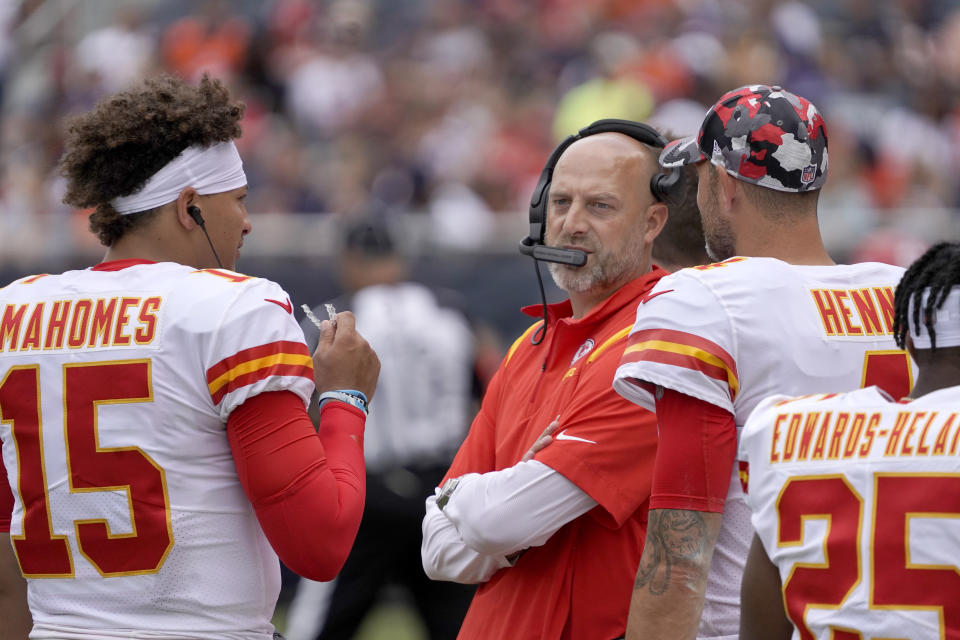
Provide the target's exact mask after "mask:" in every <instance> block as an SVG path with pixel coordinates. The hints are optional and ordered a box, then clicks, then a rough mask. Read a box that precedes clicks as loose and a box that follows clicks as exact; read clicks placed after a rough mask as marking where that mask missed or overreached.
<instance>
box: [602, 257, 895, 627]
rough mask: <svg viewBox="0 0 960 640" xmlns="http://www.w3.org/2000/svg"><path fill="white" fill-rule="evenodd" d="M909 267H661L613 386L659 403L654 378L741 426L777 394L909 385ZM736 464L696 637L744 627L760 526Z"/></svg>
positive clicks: (743, 263) (648, 404)
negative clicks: (901, 340)
mask: <svg viewBox="0 0 960 640" xmlns="http://www.w3.org/2000/svg"><path fill="white" fill-rule="evenodd" d="M902 275H903V269H902V268H900V267H894V266H890V265H885V264H879V263H862V264H854V265H834V266H801V265H791V264H788V263H786V262H783V261H781V260H776V259H773V258H745V257H735V258H730V259H729V260H725V261H724V262H719V263H716V264H711V265H704V266H699V267H692V268H688V269H683V270H681V271H678V272H676V273H674V274H671V275H670V276H668V277H666V278H663V279H662V280H661V281H660V282H659V283H657V286H656V287H655V288H654V289H653V291H651V292H650V293H649V294H647V296H646V297H645V299H644V300H643V301H642V302H641V304H640V305H639V307H638V309H637V319H636V323H635V324H634V327H633V329H632V331H631V333H630V337H629V340H628V344H627V347H626V349H625V350H624V355H623V359H622V361H621V365H620V367H619V368H618V369H617V373H616V378H615V380H614V388H615V389H616V390H617V391H618V392H619V393H620V394H621V395H623V396H624V397H626V398H628V399H630V400H632V401H633V402H636V403H637V404H639V405H641V406H643V407H644V408H646V409H649V410H651V411H653V410H654V409H655V402H654V398H653V395H652V394H651V393H650V392H649V391H648V390H647V389H645V388H644V387H642V386H639V385H637V384H634V381H638V380H639V381H646V382H649V383H653V384H654V385H660V386H662V387H666V388H668V389H673V390H676V391H679V392H681V393H684V394H687V395H690V396H693V397H696V398H699V399H701V400H705V401H707V402H710V403H711V404H714V405H717V406H719V407H722V408H723V409H726V410H727V411H729V412H730V413H732V414H733V416H734V420H735V422H736V424H737V427H738V430H739V428H740V427H742V425H743V423H744V422H745V421H746V419H747V416H748V415H750V412H751V411H752V410H753V409H754V407H756V405H757V403H759V402H760V401H761V400H762V399H763V398H766V397H767V396H770V395H772V394H774V393H784V392H786V393H791V394H803V393H817V392H822V391H850V390H852V389H856V388H858V387H860V386H865V385H869V384H877V385H879V386H882V387H884V388H886V389H887V390H888V391H889V392H890V393H894V394H900V395H905V394H906V393H908V392H909V389H910V387H911V385H912V366H913V365H912V363H911V361H910V358H909V356H908V355H907V354H906V352H905V351H901V350H899V349H897V347H896V345H895V343H894V340H893V331H892V327H893V291H894V288H895V287H896V285H897V283H898V282H899V280H900V277H901V276H902ZM738 479H739V478H738V469H737V468H736V467H735V468H734V470H733V477H732V478H731V482H730V489H729V492H728V495H727V501H726V504H725V506H724V513H723V525H722V528H721V531H720V535H719V538H718V540H717V546H716V549H715V551H714V555H713V561H712V563H711V568H710V576H709V578H708V584H707V596H706V601H705V604H704V610H703V615H702V616H701V625H700V637H703V638H711V637H736V635H737V634H738V628H739V611H740V590H739V585H740V577H741V575H742V573H743V564H744V562H745V561H746V557H747V550H748V549H749V544H750V539H751V536H752V529H751V526H750V512H749V509H748V508H747V506H746V503H745V502H744V499H743V491H742V489H741V486H740V483H739V482H738V481H737V480H738Z"/></svg>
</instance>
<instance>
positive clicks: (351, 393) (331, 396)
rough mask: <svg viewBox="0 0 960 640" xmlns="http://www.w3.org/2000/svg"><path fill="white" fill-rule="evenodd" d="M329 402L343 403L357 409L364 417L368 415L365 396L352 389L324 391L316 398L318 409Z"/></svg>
mask: <svg viewBox="0 0 960 640" xmlns="http://www.w3.org/2000/svg"><path fill="white" fill-rule="evenodd" d="M330 400H335V401H337V402H344V403H346V404H349V405H350V406H352V407H356V408H357V409H360V410H361V411H363V413H364V415H368V414H369V413H370V408H369V406H368V405H367V396H366V395H364V394H363V393H362V392H360V391H355V390H353V389H337V390H336V391H324V392H323V393H321V394H320V397H319V398H317V402H318V403H319V405H320V408H323V405H324V403H326V402H329V401H330Z"/></svg>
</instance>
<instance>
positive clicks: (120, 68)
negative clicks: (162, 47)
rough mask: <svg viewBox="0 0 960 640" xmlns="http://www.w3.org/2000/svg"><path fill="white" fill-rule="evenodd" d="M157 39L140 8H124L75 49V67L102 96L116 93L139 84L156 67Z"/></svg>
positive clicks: (126, 6)
mask: <svg viewBox="0 0 960 640" xmlns="http://www.w3.org/2000/svg"><path fill="white" fill-rule="evenodd" d="M154 49H155V38H154V36H153V35H152V34H151V33H150V32H149V30H148V29H147V25H146V24H145V22H144V16H143V11H142V10H141V9H140V7H137V6H136V5H132V4H125V5H123V6H121V7H120V9H118V10H117V12H116V14H115V16H114V21H113V23H112V24H109V25H107V26H106V27H103V28H102V29H97V30H96V31H91V32H90V33H89V34H88V35H86V36H85V37H84V38H83V39H82V40H81V41H80V43H79V44H78V45H77V49H76V56H75V60H76V64H77V66H78V67H79V68H80V70H81V71H82V72H83V73H85V74H87V76H88V77H87V78H86V82H89V83H91V84H94V85H96V86H97V87H98V88H99V90H100V92H101V93H103V94H107V93H115V92H117V91H120V90H121V89H124V88H126V86H127V85H129V84H131V83H133V82H135V81H137V80H139V79H140V78H142V77H143V75H144V73H145V72H146V71H147V70H148V69H149V68H150V66H151V65H152V63H153V54H154Z"/></svg>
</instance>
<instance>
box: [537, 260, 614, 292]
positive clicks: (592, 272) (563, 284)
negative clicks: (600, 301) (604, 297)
mask: <svg viewBox="0 0 960 640" xmlns="http://www.w3.org/2000/svg"><path fill="white" fill-rule="evenodd" d="M547 268H548V269H549V270H550V276H551V277H552V278H553V282H554V284H556V285H557V287H559V288H560V289H562V290H563V291H567V292H573V293H584V292H586V291H590V290H591V289H593V288H594V287H595V286H596V285H597V284H598V283H601V282H603V281H604V279H605V278H604V273H603V267H601V266H600V265H599V264H594V265H593V266H591V267H587V266H584V267H570V266H567V265H562V264H556V263H554V262H550V263H547Z"/></svg>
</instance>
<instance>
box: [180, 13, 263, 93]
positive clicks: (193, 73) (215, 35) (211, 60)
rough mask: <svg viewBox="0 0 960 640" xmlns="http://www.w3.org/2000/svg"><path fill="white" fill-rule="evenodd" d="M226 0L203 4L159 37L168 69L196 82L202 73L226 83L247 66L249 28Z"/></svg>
mask: <svg viewBox="0 0 960 640" xmlns="http://www.w3.org/2000/svg"><path fill="white" fill-rule="evenodd" d="M232 9H233V7H232V6H231V4H230V3H229V2H226V0H203V1H202V2H201V3H200V4H199V6H198V7H197V10H196V11H195V12H194V13H193V14H191V15H188V16H184V17H183V18H180V19H179V20H177V21H175V22H174V23H173V24H171V25H170V26H169V27H167V29H166V31H165V32H164V33H163V36H162V48H163V59H164V62H165V63H166V64H167V66H168V67H169V69H170V70H171V71H173V72H175V73H177V74H179V75H181V76H183V77H185V78H188V79H191V80H196V79H198V78H199V77H200V76H201V75H202V74H203V73H204V72H207V73H210V74H211V75H213V76H217V77H221V78H225V79H229V78H230V77H231V76H233V75H234V74H236V73H238V72H239V71H240V70H241V69H242V68H243V65H244V64H245V63H246V60H247V54H248V52H249V47H250V40H251V35H252V34H251V26H250V22H249V20H248V18H247V17H246V16H244V15H241V14H238V13H233V12H232Z"/></svg>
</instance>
